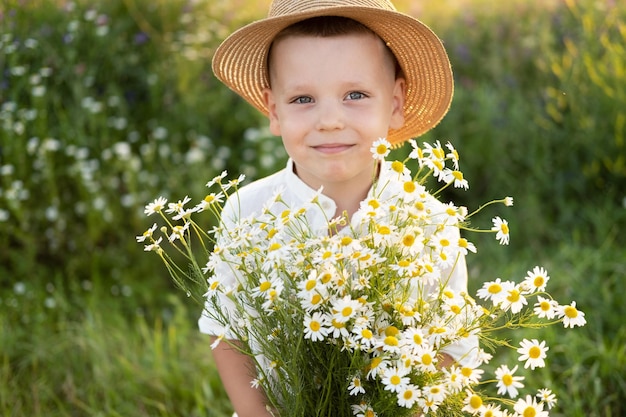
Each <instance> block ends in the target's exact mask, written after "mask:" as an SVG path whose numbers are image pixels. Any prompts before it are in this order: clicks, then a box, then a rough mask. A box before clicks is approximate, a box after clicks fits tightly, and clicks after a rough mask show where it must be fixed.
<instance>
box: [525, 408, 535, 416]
mask: <svg viewBox="0 0 626 417" xmlns="http://www.w3.org/2000/svg"><path fill="white" fill-rule="evenodd" d="M536 415H537V411H536V410H535V409H534V407H526V409H525V410H524V412H523V413H522V416H524V417H535V416H536Z"/></svg>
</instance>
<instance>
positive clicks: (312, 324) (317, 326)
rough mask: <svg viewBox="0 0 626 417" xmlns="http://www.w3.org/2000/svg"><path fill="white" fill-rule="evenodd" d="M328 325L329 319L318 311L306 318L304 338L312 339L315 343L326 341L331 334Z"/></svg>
mask: <svg viewBox="0 0 626 417" xmlns="http://www.w3.org/2000/svg"><path fill="white" fill-rule="evenodd" d="M328 323H329V320H328V317H326V316H325V315H323V314H322V313H320V312H317V311H316V312H315V313H313V315H311V316H309V315H307V316H306V317H305V318H304V338H305V339H311V341H313V342H317V341H322V340H324V338H325V337H326V336H328V333H330V329H329V328H328V327H327V326H328Z"/></svg>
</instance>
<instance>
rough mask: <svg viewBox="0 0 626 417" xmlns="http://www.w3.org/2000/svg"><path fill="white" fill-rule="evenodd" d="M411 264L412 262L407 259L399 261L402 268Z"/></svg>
mask: <svg viewBox="0 0 626 417" xmlns="http://www.w3.org/2000/svg"><path fill="white" fill-rule="evenodd" d="M409 265H411V262H409V261H407V260H406V259H403V260H401V261H400V262H398V266H399V267H400V268H406V267H407V266H409Z"/></svg>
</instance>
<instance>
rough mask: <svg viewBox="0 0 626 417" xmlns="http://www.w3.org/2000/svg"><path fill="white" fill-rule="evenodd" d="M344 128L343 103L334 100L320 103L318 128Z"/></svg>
mask: <svg viewBox="0 0 626 417" xmlns="http://www.w3.org/2000/svg"><path fill="white" fill-rule="evenodd" d="M343 128H344V114H343V111H342V110H341V105H340V104H338V103H334V102H332V101H329V102H323V103H319V105H318V116H317V129H318V130H336V129H343Z"/></svg>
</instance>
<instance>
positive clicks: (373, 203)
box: [367, 200, 380, 209]
mask: <svg viewBox="0 0 626 417" xmlns="http://www.w3.org/2000/svg"><path fill="white" fill-rule="evenodd" d="M367 204H368V205H369V206H370V207H372V208H374V209H377V208H378V207H380V203H379V202H378V200H370V201H368V202H367Z"/></svg>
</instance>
